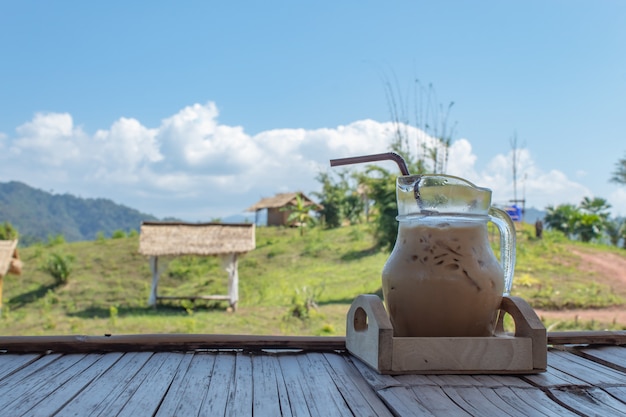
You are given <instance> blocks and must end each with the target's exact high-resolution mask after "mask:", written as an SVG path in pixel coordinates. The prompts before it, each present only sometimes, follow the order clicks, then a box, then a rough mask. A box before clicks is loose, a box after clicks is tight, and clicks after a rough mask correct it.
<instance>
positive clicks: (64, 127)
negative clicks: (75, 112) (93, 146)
mask: <svg viewBox="0 0 626 417" xmlns="http://www.w3.org/2000/svg"><path fill="white" fill-rule="evenodd" d="M16 131H17V134H18V139H16V140H15V141H14V143H13V146H11V148H10V152H11V154H13V155H16V156H18V155H22V154H23V153H29V154H30V155H29V159H30V158H32V159H34V160H36V161H38V162H39V163H43V164H45V165H50V166H61V165H63V164H64V163H66V162H68V161H71V160H76V159H78V158H79V157H80V156H81V154H80V152H81V147H82V146H83V145H84V143H83V141H84V140H85V138H86V136H85V134H84V133H83V131H82V130H81V129H80V128H77V127H74V122H73V120H72V116H71V115H69V114H68V113H37V114H36V115H35V117H34V118H33V120H32V121H30V122H28V123H25V124H23V125H21V126H19V127H18V128H17V129H16Z"/></svg>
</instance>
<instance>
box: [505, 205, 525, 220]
mask: <svg viewBox="0 0 626 417" xmlns="http://www.w3.org/2000/svg"><path fill="white" fill-rule="evenodd" d="M504 210H505V211H506V212H507V214H508V215H509V216H510V217H511V220H513V221H514V222H521V221H522V209H521V207H519V206H518V205H516V204H513V205H512V206H508V207H506V208H505V209H504Z"/></svg>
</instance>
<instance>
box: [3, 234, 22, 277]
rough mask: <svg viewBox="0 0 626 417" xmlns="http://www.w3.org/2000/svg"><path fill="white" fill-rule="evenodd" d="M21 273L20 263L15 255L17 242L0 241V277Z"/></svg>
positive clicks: (16, 254)
mask: <svg viewBox="0 0 626 417" xmlns="http://www.w3.org/2000/svg"><path fill="white" fill-rule="evenodd" d="M21 273H22V261H21V260H20V257H19V255H18V253H17V240H0V277H3V276H5V275H7V274H15V275H20V274H21Z"/></svg>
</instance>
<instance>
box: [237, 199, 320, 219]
mask: <svg viewBox="0 0 626 417" xmlns="http://www.w3.org/2000/svg"><path fill="white" fill-rule="evenodd" d="M298 196H300V198H301V199H303V200H304V202H305V204H306V205H308V206H311V210H312V211H319V210H321V209H322V206H321V205H319V204H317V203H316V202H314V201H313V200H311V199H310V198H309V197H307V196H306V195H305V194H304V193H302V192H297V193H280V194H276V195H275V196H274V197H267V198H263V199H261V200H260V201H259V202H258V203H256V204H254V205H253V206H251V207H249V208H248V209H247V210H246V211H251V212H255V213H256V216H257V220H258V215H259V211H261V210H263V209H267V225H268V226H287V225H288V222H287V218H288V217H289V214H291V212H290V210H289V207H294V206H295V205H296V204H297V197H298Z"/></svg>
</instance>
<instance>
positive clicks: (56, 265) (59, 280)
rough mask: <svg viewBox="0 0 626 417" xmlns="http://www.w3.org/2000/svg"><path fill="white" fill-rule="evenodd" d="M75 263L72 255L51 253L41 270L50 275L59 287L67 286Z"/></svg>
mask: <svg viewBox="0 0 626 417" xmlns="http://www.w3.org/2000/svg"><path fill="white" fill-rule="evenodd" d="M73 262H74V257H73V256H71V255H62V254H59V253H51V254H50V256H49V257H48V259H47V261H46V262H45V263H44V265H43V266H42V267H41V270H42V271H43V272H45V273H47V274H49V275H50V276H51V277H52V278H53V279H54V282H55V283H56V284H57V285H63V284H67V281H68V279H69V276H70V273H71V272H72V263H73Z"/></svg>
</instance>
